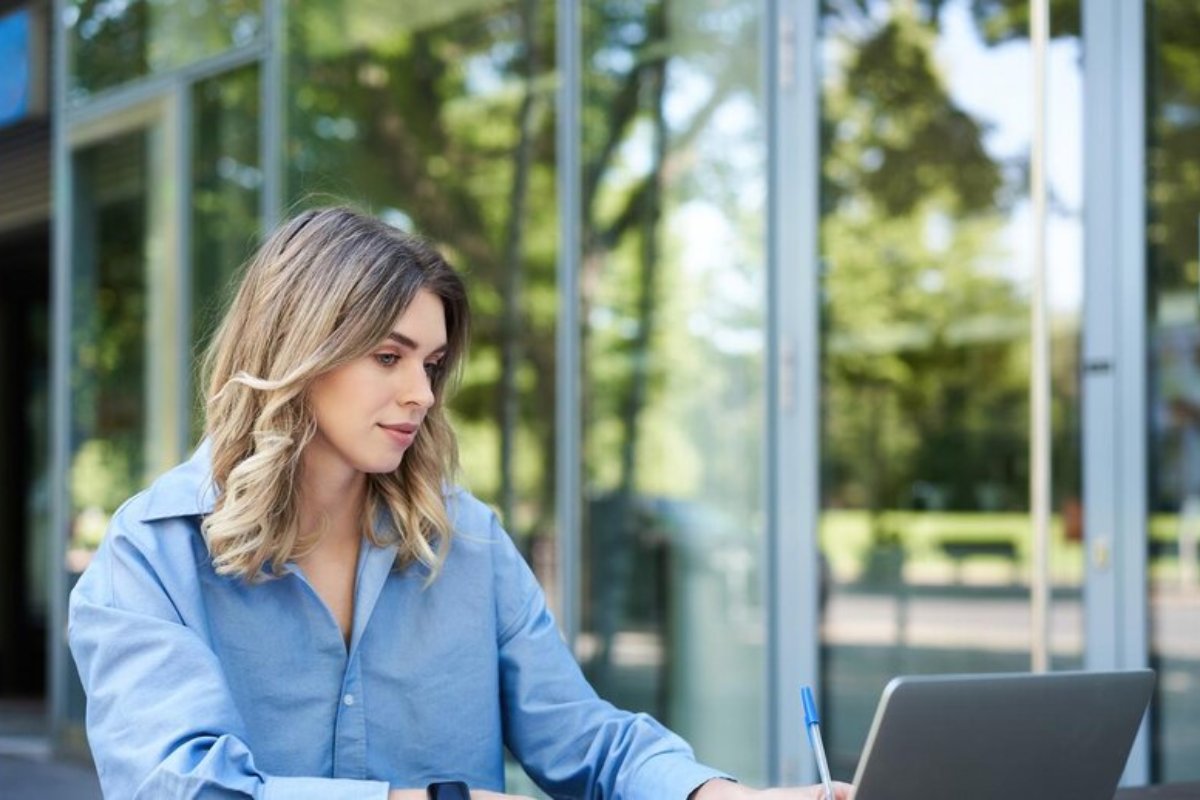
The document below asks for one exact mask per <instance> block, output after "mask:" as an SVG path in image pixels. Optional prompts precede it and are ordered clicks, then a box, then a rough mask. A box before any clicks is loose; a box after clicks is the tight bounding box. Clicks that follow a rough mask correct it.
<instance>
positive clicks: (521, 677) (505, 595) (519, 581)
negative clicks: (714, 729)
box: [492, 518, 728, 800]
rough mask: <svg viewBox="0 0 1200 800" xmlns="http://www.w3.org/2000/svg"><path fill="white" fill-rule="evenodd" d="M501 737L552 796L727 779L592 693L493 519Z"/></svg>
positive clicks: (616, 798)
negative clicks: (502, 724)
mask: <svg viewBox="0 0 1200 800" xmlns="http://www.w3.org/2000/svg"><path fill="white" fill-rule="evenodd" d="M492 525H493V531H492V533H493V536H494V544H495V546H494V548H493V550H494V553H495V556H494V558H495V577H496V581H497V587H496V598H497V622H498V630H499V642H498V644H499V649H500V670H501V701H502V702H503V704H504V735H505V743H506V744H507V745H508V747H509V749H510V750H511V751H512V753H513V755H515V756H516V758H517V759H518V760H519V761H520V762H521V765H522V766H523V767H524V768H525V770H526V771H527V772H529V774H530V776H531V777H532V778H533V779H534V780H535V781H536V782H537V783H538V785H540V786H541V787H542V788H543V789H544V790H546V791H547V792H548V793H550V794H551V795H553V796H554V797H561V798H593V797H595V798H600V797H603V798H611V799H612V800H685V798H687V796H688V795H689V794H690V793H691V792H692V791H693V790H695V789H696V787H698V786H700V785H701V784H703V783H704V782H705V781H707V780H710V779H712V778H717V777H728V776H727V775H725V773H722V772H720V771H719V770H715V769H712V768H710V767H707V766H704V765H702V764H699V763H697V761H696V760H695V758H694V756H693V753H692V749H691V748H690V747H689V746H688V744H687V743H686V742H685V741H684V740H683V739H681V738H680V737H679V736H677V735H675V734H674V733H672V732H671V731H669V730H667V728H665V727H664V726H663V725H661V724H660V723H659V722H657V721H656V720H655V719H654V718H652V717H650V716H648V715H646V714H633V713H629V712H625V711H621V710H619V709H617V708H615V707H614V706H612V705H611V704H609V703H607V702H605V701H604V700H602V699H600V698H599V697H598V696H597V695H596V693H595V691H594V690H593V689H592V687H591V686H590V684H588V682H587V679H586V678H584V676H583V673H582V671H581V670H580V669H579V665H578V664H577V663H576V661H575V659H574V657H573V656H572V655H571V652H570V650H569V649H568V647H567V646H566V643H565V642H564V641H563V639H562V636H561V635H560V633H559V631H558V628H557V627H556V625H555V623H554V619H553V617H552V616H551V614H550V612H549V610H548V609H547V607H546V601H545V596H544V594H543V592H542V590H541V587H540V586H539V585H538V583H537V579H536V578H535V577H534V575H533V573H532V571H530V569H529V567H528V565H526V563H525V560H524V559H523V558H522V557H521V555H520V553H519V552H517V549H516V548H515V547H514V546H513V544H512V541H511V540H510V539H509V537H508V535H507V534H506V533H504V532H503V531H502V530H500V529H499V523H498V522H496V521H495V519H494V518H493V521H492Z"/></svg>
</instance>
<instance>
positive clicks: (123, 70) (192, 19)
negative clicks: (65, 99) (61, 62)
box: [62, 0, 262, 100]
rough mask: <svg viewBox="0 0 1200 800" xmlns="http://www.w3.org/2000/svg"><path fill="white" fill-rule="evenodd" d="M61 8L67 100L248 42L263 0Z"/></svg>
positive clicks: (81, 2)
mask: <svg viewBox="0 0 1200 800" xmlns="http://www.w3.org/2000/svg"><path fill="white" fill-rule="evenodd" d="M62 13H63V25H64V27H65V28H66V33H67V46H68V60H69V64H68V73H69V79H68V83H69V87H68V94H69V97H70V99H71V100H81V99H83V98H86V97H87V96H88V95H89V94H92V93H93V92H97V91H99V90H101V89H107V88H110V87H113V86H117V85H119V84H121V83H124V82H125V81H129V80H132V79H134V78H140V77H142V76H144V75H148V74H151V73H155V72H164V71H166V70H169V69H173V68H175V67H181V66H184V65H185V64H189V63H191V62H193V61H197V60H199V59H201V58H204V57H206V56H211V55H216V54H217V53H220V52H222V51H224V50H227V49H229V48H230V47H234V46H238V45H245V44H249V43H250V42H251V41H253V40H254V39H255V38H256V37H257V36H258V35H259V34H260V32H261V29H262V0H191V2H186V3H175V2H167V3H164V2H155V0H128V2H110V0H66V3H65V4H64V6H63V12H62Z"/></svg>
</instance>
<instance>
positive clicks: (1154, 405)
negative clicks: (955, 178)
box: [1146, 0, 1200, 783]
mask: <svg viewBox="0 0 1200 800" xmlns="http://www.w3.org/2000/svg"><path fill="white" fill-rule="evenodd" d="M1146 42H1147V46H1148V51H1147V54H1146V59H1147V62H1146V63H1147V69H1146V72H1147V76H1148V81H1147V86H1146V108H1147V115H1148V117H1147V120H1146V137H1147V141H1146V167H1147V170H1146V178H1147V181H1148V184H1147V187H1146V196H1147V198H1148V203H1149V208H1148V210H1147V211H1148V213H1147V235H1148V243H1147V247H1148V250H1147V266H1148V270H1149V272H1148V274H1147V296H1148V297H1147V299H1148V301H1149V319H1148V324H1149V330H1148V331H1147V343H1148V347H1149V352H1148V353H1147V358H1148V365H1149V366H1148V374H1149V380H1150V415H1151V417H1150V425H1149V433H1150V445H1149V449H1148V452H1149V467H1150V485H1149V491H1150V497H1149V502H1148V508H1149V510H1150V519H1149V521H1148V531H1149V536H1148V541H1147V545H1148V551H1147V562H1148V564H1149V576H1148V578H1149V581H1148V583H1149V590H1150V603H1149V605H1150V650H1151V653H1150V657H1151V666H1153V667H1154V668H1155V669H1156V670H1157V671H1158V683H1157V686H1156V690H1155V697H1154V703H1153V706H1152V709H1151V714H1150V719H1151V724H1152V726H1153V727H1152V731H1151V732H1152V741H1153V744H1152V769H1151V779H1152V780H1153V781H1154V782H1156V783H1157V782H1176V781H1195V780H1200V760H1198V759H1197V758H1196V754H1197V753H1198V752H1200V637H1197V631H1198V630H1200V568H1198V563H1200V557H1198V555H1197V550H1198V542H1200V256H1198V254H1197V246H1198V245H1197V242H1198V241H1200V237H1198V231H1200V229H1198V228H1197V213H1198V212H1200V183H1197V181H1196V180H1195V175H1196V174H1197V170H1200V149H1198V148H1197V146H1196V143H1197V141H1198V139H1197V136H1198V134H1200V84H1198V83H1197V82H1196V75H1197V64H1200V6H1197V5H1196V4H1195V3H1191V2H1186V1H1184V0H1155V1H1154V2H1151V3H1148V4H1147V7H1146Z"/></svg>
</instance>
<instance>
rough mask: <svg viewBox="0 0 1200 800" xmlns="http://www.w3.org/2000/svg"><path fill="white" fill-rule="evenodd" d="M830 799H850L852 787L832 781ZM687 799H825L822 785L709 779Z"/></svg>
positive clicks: (852, 794) (852, 791) (852, 793)
mask: <svg viewBox="0 0 1200 800" xmlns="http://www.w3.org/2000/svg"><path fill="white" fill-rule="evenodd" d="M833 794H834V797H833V798H832V799H831V800H851V798H853V797H854V787H853V786H851V785H850V784H848V783H839V782H837V781H834V783H833ZM689 800H826V798H825V787H823V786H797V787H793V788H788V789H751V788H750V787H748V786H743V785H742V784H740V783H734V782H733V781H726V780H720V779H717V780H711V781H709V782H708V783H706V784H704V785H703V786H701V787H700V788H699V789H697V790H696V791H695V792H693V793H692V796H691V798H689Z"/></svg>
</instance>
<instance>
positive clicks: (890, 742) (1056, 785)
mask: <svg viewBox="0 0 1200 800" xmlns="http://www.w3.org/2000/svg"><path fill="white" fill-rule="evenodd" d="M1153 688H1154V672H1153V670H1148V669H1144V670H1129V671H1121V672H1051V673H1043V674H1026V673H1012V674H999V675H995V674H992V675H988V674H981V675H926V676H913V677H900V678H895V679H893V680H892V681H891V683H889V684H888V685H887V687H886V688H885V689H884V690H883V697H882V698H881V699H880V701H879V707H878V708H877V709H876V711H875V721H874V722H873V723H872V725H871V731H870V733H868V734H867V743H866V746H865V748H864V750H863V756H862V759H861V760H860V761H859V763H858V771H857V772H856V773H855V777H854V784H855V786H857V791H856V793H855V795H854V797H855V800H1013V798H1021V800H1063V798H1070V800H1112V798H1113V794H1114V793H1115V792H1116V789H1117V782H1118V781H1119V780H1120V778H1121V772H1122V771H1123V770H1124V768H1125V761H1126V759H1127V758H1128V757H1129V750H1130V748H1131V747H1132V745H1133V739H1134V736H1136V735H1137V730H1138V726H1139V724H1140V723H1141V720H1142V714H1143V713H1144V712H1145V710H1146V706H1147V704H1148V703H1149V702H1150V694H1151V691H1152V690H1153Z"/></svg>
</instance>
